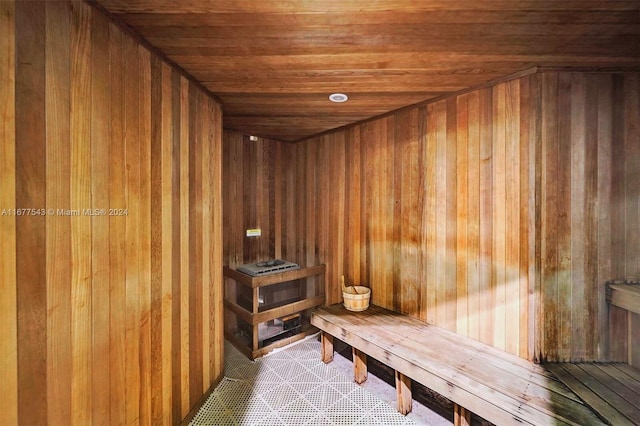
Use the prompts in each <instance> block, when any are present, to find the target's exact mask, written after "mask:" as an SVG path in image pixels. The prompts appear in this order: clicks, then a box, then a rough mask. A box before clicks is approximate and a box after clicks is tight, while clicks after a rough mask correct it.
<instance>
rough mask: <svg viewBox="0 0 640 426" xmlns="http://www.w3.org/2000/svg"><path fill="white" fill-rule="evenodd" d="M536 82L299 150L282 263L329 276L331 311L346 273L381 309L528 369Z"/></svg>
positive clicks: (293, 155) (403, 114)
mask: <svg viewBox="0 0 640 426" xmlns="http://www.w3.org/2000/svg"><path fill="white" fill-rule="evenodd" d="M536 78H537V77H536V76H527V77H524V78H522V79H520V80H513V81H510V82H507V83H502V84H499V85H497V86H495V87H492V88H485V89H481V90H476V91H473V92H470V93H467V94H464V95H461V96H457V97H451V98H448V99H445V100H441V101H438V102H434V103H429V104H427V105H424V106H421V107H417V108H413V109H408V110H403V111H400V112H397V113H395V114H393V115H389V116H386V117H384V118H380V119H377V120H374V121H369V122H366V123H363V124H360V125H358V126H355V127H351V128H348V129H346V130H344V131H340V132H336V133H331V134H328V135H325V136H321V137H318V138H315V139H311V140H309V141H307V142H305V143H300V144H297V145H295V146H291V147H290V148H289V149H288V151H287V154H288V155H289V156H290V157H289V158H290V161H288V164H292V165H294V166H292V167H296V171H297V172H301V174H297V173H296V180H295V181H296V185H297V190H294V193H295V194H297V199H296V200H295V201H294V202H293V204H294V205H298V206H300V208H301V209H303V213H302V214H294V216H293V217H291V216H289V214H288V213H284V214H283V217H284V219H283V220H282V221H283V223H286V224H287V227H289V226H292V225H289V224H290V223H296V226H297V229H296V231H297V234H298V238H297V239H296V240H295V241H292V244H293V246H287V248H286V250H285V249H283V252H284V251H286V252H288V253H298V252H303V253H306V255H307V256H309V254H308V251H311V252H312V253H313V255H314V256H315V257H317V259H318V261H323V262H326V263H327V265H328V268H329V269H328V283H329V288H328V290H327V295H328V299H329V300H328V302H329V303H335V302H338V301H340V300H341V292H340V288H339V276H340V275H341V274H345V276H346V278H347V281H348V282H353V283H364V284H366V285H369V286H371V288H372V298H373V300H372V301H373V303H375V304H377V305H380V306H384V307H387V308H391V309H394V310H397V311H400V312H404V313H407V314H409V315H411V316H414V317H416V318H419V319H421V320H423V321H426V322H427V323H429V324H436V325H438V326H441V327H444V328H447V329H449V330H452V331H455V332H458V333H460V334H463V335H467V336H470V337H473V338H475V339H478V340H481V341H483V342H486V343H489V344H491V345H494V346H496V347H498V348H501V349H504V350H507V351H509V352H511V353H515V354H518V355H520V356H523V357H528V356H529V353H528V339H529V338H530V335H531V332H530V330H529V328H530V326H531V324H530V317H529V302H528V294H529V291H530V289H531V290H532V286H533V280H532V279H531V278H530V277H531V274H532V273H533V266H534V257H533V255H534V251H533V249H532V244H533V240H532V237H533V232H532V229H533V222H532V218H533V216H532V215H531V214H530V212H531V211H533V208H534V206H533V201H534V200H533V194H534V191H533V183H534V182H533V177H532V176H533V175H532V169H531V167H530V164H531V163H530V158H531V157H532V155H533V154H532V149H533V147H534V141H535V138H534V132H533V131H532V128H533V126H534V123H535V120H532V119H531V117H532V115H534V113H535V109H533V108H531V103H530V102H528V100H529V99H531V97H532V96H533V94H534V93H535V84H534V81H535V80H536ZM300 165H302V167H300ZM520 166H521V167H520ZM285 173H286V172H285ZM301 200H304V201H301ZM310 200H313V201H312V202H310ZM294 213H296V212H295V211H294ZM311 221H313V222H315V223H313V224H311V223H310V222H311ZM289 257H293V256H289Z"/></svg>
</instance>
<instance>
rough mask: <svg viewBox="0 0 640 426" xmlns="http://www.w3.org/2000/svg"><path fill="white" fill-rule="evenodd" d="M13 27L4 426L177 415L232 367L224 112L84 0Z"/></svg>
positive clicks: (7, 72) (5, 103)
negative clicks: (226, 334)
mask: <svg viewBox="0 0 640 426" xmlns="http://www.w3.org/2000/svg"><path fill="white" fill-rule="evenodd" d="M0 34H1V37H0V51H1V57H2V65H1V66H0V84H1V86H0V113H1V114H2V121H1V123H2V124H1V126H0V132H1V134H0V147H1V149H0V154H1V157H0V211H1V212H2V216H0V232H1V234H0V245H1V252H2V256H1V259H0V265H1V268H0V280H1V281H2V286H1V289H0V307H1V309H0V333H1V336H0V337H2V339H3V340H2V342H3V343H2V345H0V346H1V348H2V349H0V351H1V354H0V355H1V356H0V373H1V374H2V376H3V380H2V385H0V386H1V389H2V394H3V398H2V402H1V403H0V404H1V406H0V423H2V424H20V425H37V424H52V425H53V424H75V425H86V424H117V425H120V424H142V425H148V424H177V423H179V422H180V420H181V419H182V418H184V416H185V415H186V414H187V413H188V412H189V410H190V408H191V407H193V406H194V404H195V403H196V402H198V401H199V399H200V398H201V397H202V396H203V394H204V392H205V391H206V390H207V389H208V388H209V386H210V385H211V384H212V383H213V382H214V381H216V380H217V379H218V378H219V377H220V376H221V373H222V366H223V359H222V356H223V351H222V349H223V341H222V312H223V311H222V304H221V303H222V298H221V292H222V291H221V290H222V282H221V281H222V280H221V277H222V266H221V263H222V262H221V260H222V252H221V249H220V247H221V243H222V231H221V229H222V203H221V201H222V200H221V198H222V188H221V184H222V170H221V169H222V135H221V129H222V115H221V107H220V105H218V104H217V103H216V102H215V101H214V100H213V99H212V98H210V97H208V96H207V95H205V93H204V92H203V91H202V90H201V89H199V88H198V87H196V86H195V85H194V84H193V83H191V82H190V81H189V80H187V79H186V78H185V77H184V76H183V75H181V74H180V73H179V72H178V71H177V70H175V69H173V68H172V67H170V66H169V65H168V64H166V63H164V62H163V61H162V60H161V59H160V58H159V57H157V56H156V55H155V54H153V53H151V52H149V51H148V50H147V49H146V48H145V47H144V46H142V45H140V44H138V43H137V42H136V41H135V40H133V39H132V38H131V37H130V36H128V35H126V34H125V33H123V32H122V31H121V30H120V29H119V28H118V27H116V26H115V25H114V24H112V23H110V22H109V21H108V20H107V19H106V18H105V17H104V16H103V15H102V14H101V13H100V12H98V11H96V10H95V9H93V8H92V7H90V6H89V5H87V4H86V3H84V2H80V1H56V2H50V1H29V2H20V1H18V2H14V1H2V2H0ZM14 209H37V213H40V214H38V215H33V214H26V213H25V212H24V211H22V213H23V214H22V215H17V214H16V213H15V210H14ZM89 209H91V210H92V211H93V212H94V215H89V214H87V213H86V212H85V210H89ZM101 209H105V210H104V211H102V210H101ZM111 209H113V210H111ZM63 210H64V211H69V212H73V213H72V215H65V214H63ZM74 211H75V212H74ZM32 213H33V212H32ZM43 213H44V215H43Z"/></svg>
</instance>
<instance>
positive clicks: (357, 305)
mask: <svg viewBox="0 0 640 426" xmlns="http://www.w3.org/2000/svg"><path fill="white" fill-rule="evenodd" d="M340 284H341V285H342V299H343V301H344V307H345V308H346V309H347V310H348V311H354V312H361V311H364V310H366V309H367V308H368V307H369V300H370V299H371V289H370V288H368V287H364V286H361V285H355V286H353V285H350V286H345V285H344V276H342V277H340Z"/></svg>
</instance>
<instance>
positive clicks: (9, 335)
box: [0, 2, 56, 424]
mask: <svg viewBox="0 0 640 426" xmlns="http://www.w3.org/2000/svg"><path fill="white" fill-rule="evenodd" d="M15 9H16V7H15V3H14V2H0V56H2V58H3V63H4V65H3V66H0V208H1V209H14V208H16V157H15V148H16V133H15V132H16V124H15V117H16V99H15V96H16V93H15V91H16V87H15V83H16V75H15V72H16V69H15V61H16V51H15V49H16V43H15V42H16V34H15V27H16V10H15ZM0 235H2V238H0V252H2V256H0V281H1V282H2V283H4V284H3V285H2V286H0V339H2V342H4V343H3V344H2V345H1V346H0V375H1V376H2V377H3V378H4V379H3V380H2V385H0V389H1V391H2V394H3V395H4V397H3V398H2V400H1V401H0V423H3V424H18V341H17V305H16V302H17V300H16V291H17V288H16V283H17V281H16V219H15V217H11V216H2V217H0ZM52 380H53V383H55V380H56V379H55V378H52Z"/></svg>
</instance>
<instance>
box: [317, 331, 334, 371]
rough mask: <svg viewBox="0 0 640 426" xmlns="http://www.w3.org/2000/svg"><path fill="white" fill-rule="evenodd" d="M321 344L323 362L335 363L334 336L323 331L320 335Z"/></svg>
mask: <svg viewBox="0 0 640 426" xmlns="http://www.w3.org/2000/svg"><path fill="white" fill-rule="evenodd" d="M320 343H321V347H322V349H321V356H322V362H324V363H325V364H328V363H330V362H331V361H333V336H332V335H330V334H328V333H325V332H324V331H323V332H322V333H321V334H320Z"/></svg>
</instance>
